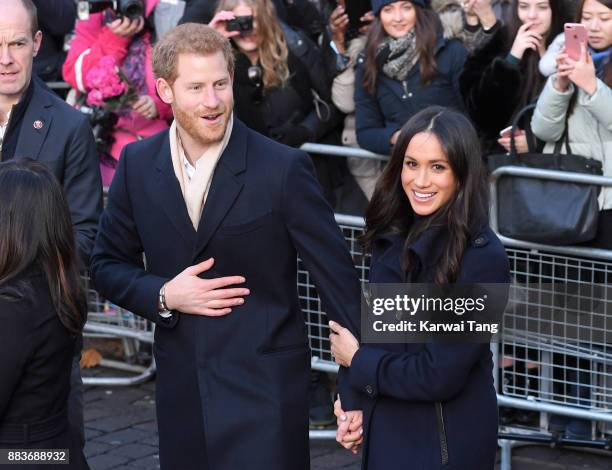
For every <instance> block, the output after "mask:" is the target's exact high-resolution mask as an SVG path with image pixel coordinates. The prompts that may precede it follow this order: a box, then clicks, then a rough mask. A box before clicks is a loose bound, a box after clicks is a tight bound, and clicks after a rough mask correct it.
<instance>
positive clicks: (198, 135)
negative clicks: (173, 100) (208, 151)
mask: <svg viewBox="0 0 612 470" xmlns="http://www.w3.org/2000/svg"><path fill="white" fill-rule="evenodd" d="M172 111H173V113H174V119H175V120H176V122H177V123H178V125H179V126H180V127H181V129H182V130H183V131H185V132H186V133H187V134H188V135H189V137H191V138H192V139H193V140H195V141H196V142H198V143H199V144H200V145H211V144H215V143H217V142H220V141H221V140H223V136H224V135H225V130H226V129H227V124H228V122H229V113H228V112H227V110H226V107H225V106H224V105H221V106H219V108H218V109H217V110H215V112H214V114H218V113H221V114H222V116H221V122H220V123H219V124H218V125H216V126H214V127H208V126H206V124H205V122H204V119H203V118H201V117H200V116H201V115H203V114H213V113H211V112H210V111H207V112H205V113H204V112H195V113H193V114H190V113H187V112H185V111H183V110H182V109H180V108H179V107H178V106H177V107H175V108H174V109H173V110H172Z"/></svg>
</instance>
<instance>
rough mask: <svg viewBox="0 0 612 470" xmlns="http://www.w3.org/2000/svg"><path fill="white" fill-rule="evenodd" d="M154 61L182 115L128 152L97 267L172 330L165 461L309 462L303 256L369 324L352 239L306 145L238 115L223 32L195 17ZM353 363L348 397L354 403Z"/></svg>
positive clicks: (216, 469) (232, 468)
mask: <svg viewBox="0 0 612 470" xmlns="http://www.w3.org/2000/svg"><path fill="white" fill-rule="evenodd" d="M153 67H154V70H155V73H156V75H157V77H158V80H157V89H158V93H159V95H160V97H161V99H162V100H164V101H165V102H167V103H169V104H171V105H172V108H173V111H174V116H175V121H174V123H173V125H172V126H171V128H170V129H169V130H168V131H164V132H162V133H160V134H158V135H156V136H153V137H151V138H149V139H146V140H143V141H141V142H137V143H134V144H131V145H128V146H127V147H126V148H125V150H124V152H123V155H122V157H121V159H120V161H119V165H118V167H117V172H116V174H115V177H114V180H113V183H112V186H111V189H110V193H109V200H108V205H107V208H106V211H105V212H104V214H103V215H102V217H101V219H100V227H99V232H98V238H97V240H96V245H95V248H94V253H93V256H92V275H93V278H94V282H95V284H96V286H97V288H98V289H99V290H100V291H101V292H102V293H103V295H105V296H106V297H107V298H109V299H110V300H111V301H113V302H115V303H117V304H118V305H121V306H123V307H126V308H128V309H130V310H132V311H134V312H136V313H138V314H140V315H142V316H144V317H146V318H148V319H150V320H152V321H154V322H155V323H156V324H157V325H158V328H156V331H155V346H154V350H155V359H156V363H157V368H158V378H157V384H156V385H157V396H156V398H157V416H158V424H159V439H160V463H161V467H162V469H164V470H174V469H181V470H190V469H194V470H195V469H197V470H202V469H206V470H244V469H249V470H258V469H260V470H264V469H265V470H306V469H309V468H310V464H309V443H308V397H307V391H308V383H309V369H310V350H309V347H308V338H307V335H306V329H305V326H304V318H303V314H302V312H301V311H300V307H299V303H298V297H297V288H296V256H297V252H299V254H300V256H301V258H302V259H303V261H304V263H305V264H306V266H307V268H308V269H309V271H310V274H311V275H312V277H313V279H314V281H315V283H316V285H317V288H318V292H319V294H320V295H321V298H322V300H323V306H324V308H325V309H326V311H327V313H328V315H329V317H330V318H332V319H338V320H339V321H344V322H346V325H347V326H348V328H349V329H351V330H352V331H355V332H356V334H358V332H357V330H358V323H359V320H358V319H359V311H360V298H361V297H360V296H361V289H360V284H359V279H358V276H357V272H356V270H355V268H354V266H353V263H352V260H351V257H350V255H349V253H348V250H347V246H346V243H345V241H344V238H343V236H342V233H341V232H340V230H339V229H338V226H337V225H336V223H335V221H334V218H333V213H332V210H331V208H330V207H329V206H328V204H327V203H326V202H325V199H324V197H323V195H322V192H321V188H320V186H319V184H318V182H317V180H316V178H315V176H314V173H313V167H312V164H311V162H310V160H309V157H308V155H306V154H305V153H304V152H302V151H299V150H296V149H293V148H290V147H286V146H283V145H281V144H278V143H276V142H274V141H272V140H269V139H267V138H265V137H263V136H262V135H260V134H257V133H256V132H254V131H252V130H250V129H248V128H247V127H246V126H245V125H244V124H242V123H241V122H240V121H238V120H237V119H235V118H233V115H232V107H233V95H232V78H233V55H232V50H231V46H230V45H229V42H228V41H227V40H226V39H225V38H223V36H221V35H220V34H219V33H217V32H215V31H214V30H212V29H211V28H209V27H207V26H204V25H197V24H184V25H181V26H179V27H177V28H175V29H174V30H172V31H170V32H169V33H168V34H167V35H166V36H165V37H164V38H163V39H162V40H161V41H160V43H158V44H157V46H156V48H155V50H154V53H153ZM143 253H144V258H145V259H146V268H145V265H144V261H143ZM213 258H214V259H213ZM245 285H246V287H244V286H245ZM340 319H341V320H340ZM345 373H346V369H341V371H340V377H339V381H338V386H339V390H340V395H341V396H342V400H343V404H344V403H345V400H346V401H347V402H348V404H347V405H346V409H348V410H355V409H356V407H357V406H358V404H357V403H355V401H354V396H352V395H349V391H348V389H349V387H348V384H346V382H345V380H344V374H345ZM349 416H351V415H350V414H349ZM351 419H353V418H351Z"/></svg>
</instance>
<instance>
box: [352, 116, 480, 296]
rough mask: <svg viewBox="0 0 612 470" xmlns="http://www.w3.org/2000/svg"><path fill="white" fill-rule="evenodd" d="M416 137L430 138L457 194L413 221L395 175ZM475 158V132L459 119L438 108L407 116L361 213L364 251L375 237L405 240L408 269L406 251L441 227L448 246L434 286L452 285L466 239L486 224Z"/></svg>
mask: <svg viewBox="0 0 612 470" xmlns="http://www.w3.org/2000/svg"><path fill="white" fill-rule="evenodd" d="M421 132H430V133H432V134H433V135H434V136H436V138H437V139H438V141H439V142H440V145H441V147H442V149H444V153H445V155H446V158H447V159H448V163H449V165H450V168H451V170H452V172H453V175H454V176H455V179H456V181H457V190H456V192H455V194H454V195H453V196H452V197H451V199H450V200H449V201H448V202H447V203H446V204H445V205H444V206H442V207H441V208H440V209H438V210H437V211H436V212H435V213H433V214H431V215H429V216H427V217H423V218H420V217H419V218H415V213H414V211H413V209H412V206H411V205H410V202H409V201H408V196H407V195H406V193H405V191H404V188H403V187H402V182H401V174H402V168H403V167H404V158H405V154H406V149H407V148H408V144H409V143H410V141H411V140H412V138H413V137H414V136H415V135H416V134H419V133H421ZM481 155H482V153H481V149H480V144H479V140H478V135H477V134H476V130H475V129H474V126H473V125H472V123H471V122H470V121H469V120H468V118H466V117H465V116H464V115H463V114H461V113H459V112H457V111H453V110H450V109H448V108H444V107H441V106H430V107H428V108H425V109H424V110H422V111H420V112H418V113H417V114H415V115H414V116H413V117H411V118H410V120H409V121H408V122H407V123H406V124H405V125H404V127H402V129H401V131H400V134H399V137H398V139H397V143H396V144H395V146H394V148H393V152H392V154H391V159H390V160H389V163H388V164H387V166H386V167H385V169H384V171H383V173H382V175H381V176H380V178H379V180H378V183H377V184H376V189H375V190H374V195H373V196H372V200H371V201H370V204H369V205H368V208H367V209H366V214H365V219H366V233H365V235H364V237H363V242H364V245H365V247H366V249H367V250H370V249H371V248H372V244H373V242H374V240H375V239H376V238H377V237H378V236H379V235H381V234H384V233H399V234H401V235H403V236H405V237H406V243H405V245H404V251H403V253H402V266H403V267H404V269H405V270H410V264H411V260H410V257H409V255H408V251H407V247H408V246H409V245H410V244H411V243H412V242H413V241H414V240H416V239H417V238H418V237H419V236H420V235H421V234H422V233H423V232H424V231H426V230H427V229H428V228H430V227H433V226H444V227H447V230H448V233H449V237H448V245H447V246H446V249H445V251H444V255H443V256H442V259H441V261H440V263H439V264H438V268H437V271H436V274H435V281H436V283H437V284H446V283H449V282H454V281H455V280H456V279H457V276H458V275H459V270H460V266H461V259H462V258H463V253H464V251H465V248H466V246H467V244H468V242H469V240H470V237H472V236H474V235H476V233H477V232H478V231H479V230H481V229H482V228H483V227H484V226H486V225H487V223H488V220H489V198H488V187H487V178H486V173H485V168H484V165H483V163H482V157H481Z"/></svg>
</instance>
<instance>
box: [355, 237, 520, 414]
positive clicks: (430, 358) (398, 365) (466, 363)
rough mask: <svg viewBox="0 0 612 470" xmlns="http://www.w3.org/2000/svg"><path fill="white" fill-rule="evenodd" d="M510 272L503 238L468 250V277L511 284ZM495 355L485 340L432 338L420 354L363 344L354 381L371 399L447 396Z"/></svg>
mask: <svg viewBox="0 0 612 470" xmlns="http://www.w3.org/2000/svg"><path fill="white" fill-rule="evenodd" d="M497 243H499V242H497ZM509 272H510V268H509V265H508V258H507V257H506V254H505V251H504V249H503V247H502V246H501V244H500V243H499V244H493V246H491V245H489V248H483V249H475V250H472V252H471V253H470V254H469V255H468V252H466V255H464V259H463V261H462V274H463V275H464V276H465V277H464V279H465V280H464V281H463V282H469V283H508V282H509ZM493 308H495V306H493ZM500 308H501V306H500ZM490 354H491V352H490V350H489V344H486V343H463V344H441V343H427V344H426V345H425V347H424V348H423V349H422V350H420V351H418V352H416V353H397V352H389V351H385V350H383V349H379V348H376V347H373V346H368V345H362V346H361V347H360V348H359V350H358V351H357V353H356V354H355V356H354V357H353V361H352V363H351V367H350V382H351V385H352V386H353V387H354V388H355V389H356V390H360V391H362V392H363V393H365V394H367V395H368V396H369V397H370V398H376V397H377V396H379V395H384V396H390V397H394V398H398V399H401V400H410V401H425V402H432V401H447V400H449V399H451V398H452V397H454V396H455V395H457V394H458V393H460V392H461V390H462V389H463V388H464V387H465V384H466V382H467V380H468V377H469V374H470V371H471V370H472V368H473V367H474V366H475V365H476V364H477V363H478V362H479V361H481V360H483V359H485V358H486V357H488V356H489V355H490Z"/></svg>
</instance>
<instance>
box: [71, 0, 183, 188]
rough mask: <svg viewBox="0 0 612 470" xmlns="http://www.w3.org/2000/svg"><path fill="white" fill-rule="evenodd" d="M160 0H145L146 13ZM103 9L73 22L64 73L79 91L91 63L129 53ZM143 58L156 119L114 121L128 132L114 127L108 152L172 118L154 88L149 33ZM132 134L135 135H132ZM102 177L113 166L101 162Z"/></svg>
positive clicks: (132, 116)
mask: <svg viewBox="0 0 612 470" xmlns="http://www.w3.org/2000/svg"><path fill="white" fill-rule="evenodd" d="M158 2H159V0H146V15H147V16H149V15H150V14H151V12H152V11H153V9H154V8H155V6H156V5H157V3H158ZM103 15H104V14H103V13H95V14H92V15H91V16H90V17H89V19H88V20H86V21H78V22H77V25H76V35H75V38H74V40H73V41H72V43H71V45H70V51H69V52H68V57H67V58H66V61H65V62H64V67H63V70H62V71H63V75H64V80H66V81H67V82H68V83H69V84H70V85H71V86H72V87H73V88H75V89H76V90H77V91H79V92H80V93H86V92H88V91H89V90H88V89H87V86H86V83H85V77H86V76H87V72H88V71H89V70H90V68H91V67H93V66H95V65H96V64H97V63H98V61H99V60H100V59H101V58H102V57H104V56H107V55H111V56H113V57H114V58H115V60H116V62H117V64H119V65H121V64H122V63H123V61H124V60H125V58H126V57H127V54H128V47H129V44H130V40H131V39H130V38H123V37H120V36H117V35H115V34H114V33H112V32H111V31H110V30H109V29H108V28H107V27H106V26H105V25H104V23H103V21H104V20H103ZM144 40H145V43H146V61H145V67H146V70H145V76H146V84H147V89H148V95H149V96H151V98H153V101H154V102H155V105H156V106H157V111H158V113H159V117H158V118H157V119H147V118H144V117H142V116H140V115H139V114H137V113H135V112H131V113H129V114H128V115H127V116H122V117H121V118H120V119H119V121H118V122H117V126H116V127H117V128H123V129H125V130H126V131H129V132H122V131H115V132H114V133H113V136H114V137H115V142H114V143H113V145H112V146H111V148H110V154H111V155H112V156H113V157H114V158H115V159H116V160H118V159H119V156H120V155H121V151H122V149H123V147H124V146H125V145H127V144H129V143H130V142H134V141H135V140H137V137H136V136H135V135H138V136H139V137H142V138H145V137H149V136H152V135H153V134H156V133H158V132H160V131H162V130H164V129H166V128H167V127H168V124H167V120H168V119H171V118H172V109H171V108H170V106H168V105H167V104H165V103H164V102H162V101H161V100H160V99H159V97H158V96H157V93H156V91H155V77H154V75H153V68H152V64H151V43H150V34H149V33H146V35H145V39H144ZM133 134H135V135H133ZM100 169H101V171H102V179H103V184H104V186H108V185H110V182H111V180H112V177H113V175H114V169H112V168H110V167H108V166H106V165H101V166H100Z"/></svg>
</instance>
